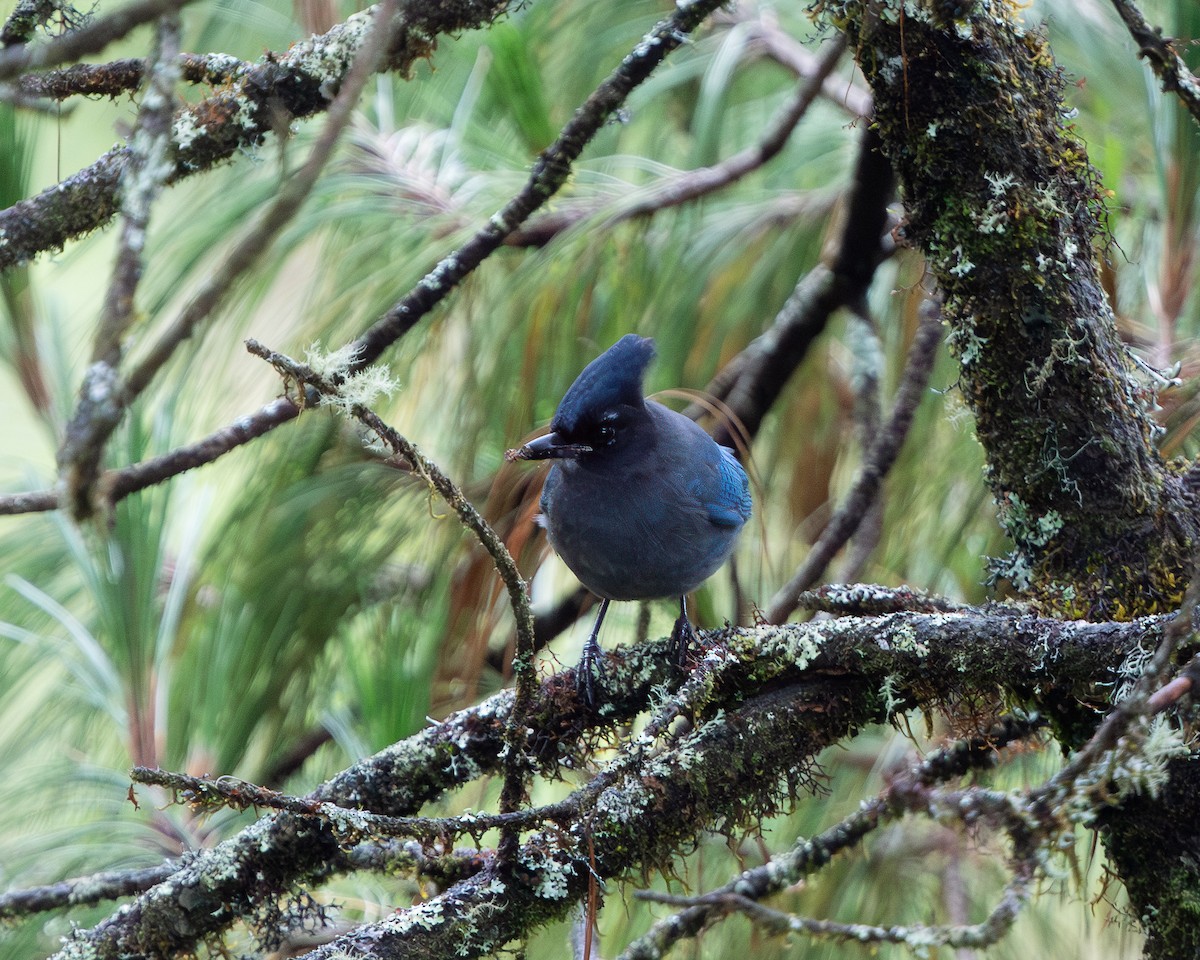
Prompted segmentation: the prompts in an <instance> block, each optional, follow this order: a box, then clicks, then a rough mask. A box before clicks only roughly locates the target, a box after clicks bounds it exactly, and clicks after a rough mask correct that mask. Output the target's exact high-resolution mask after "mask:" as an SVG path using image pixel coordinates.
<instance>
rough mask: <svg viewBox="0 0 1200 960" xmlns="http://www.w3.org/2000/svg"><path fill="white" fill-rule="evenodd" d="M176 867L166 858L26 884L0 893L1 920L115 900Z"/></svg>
mask: <svg viewBox="0 0 1200 960" xmlns="http://www.w3.org/2000/svg"><path fill="white" fill-rule="evenodd" d="M178 869H179V864H178V863H175V862H172V861H167V862H166V863H163V864H161V865H159V866H157V867H143V868H142V869H139V870H105V871H103V872H102V873H94V874H92V875H91V876H88V877H75V878H73V879H71V880H60V881H59V882H58V883H49V884H46V885H45V886H43V887H27V888H26V889H24V890H9V891H8V892H7V893H2V894H0V920H15V919H17V918H18V917H28V916H30V915H31V914H35V913H42V912H44V911H46V910H58V909H61V908H63V907H78V906H84V905H91V904H96V903H103V902H104V901H105V900H116V899H117V898H119V897H128V896H130V895H131V894H135V893H142V892H143V891H145V890H149V889H150V888H151V887H153V886H154V885H155V884H157V883H162V882H163V881H164V880H166V879H167V878H168V877H169V876H171V874H173V873H174V872H175V871H176V870H178Z"/></svg>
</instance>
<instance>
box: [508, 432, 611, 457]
mask: <svg viewBox="0 0 1200 960" xmlns="http://www.w3.org/2000/svg"><path fill="white" fill-rule="evenodd" d="M591 452H592V448H591V447H589V446H588V445H587V444H584V443H567V442H566V441H564V440H563V438H562V437H560V436H559V435H558V434H557V433H547V434H546V435H545V436H542V437H538V438H537V439H536V440H530V441H529V442H528V443H527V444H525V445H524V446H523V447H520V448H518V449H516V450H509V451H507V452H506V453H505V454H504V459H505V460H508V461H509V462H512V461H513V460H563V459H574V458H575V457H578V456H579V455H580V454H582V453H591Z"/></svg>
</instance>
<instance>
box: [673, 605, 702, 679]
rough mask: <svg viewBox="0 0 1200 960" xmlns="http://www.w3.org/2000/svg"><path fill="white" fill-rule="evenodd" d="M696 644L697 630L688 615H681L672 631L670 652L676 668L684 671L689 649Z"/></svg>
mask: <svg viewBox="0 0 1200 960" xmlns="http://www.w3.org/2000/svg"><path fill="white" fill-rule="evenodd" d="M695 642H696V630H695V628H694V627H693V626H692V621H690V620H689V619H688V617H687V614H686V613H680V614H679V617H678V619H676V621H675V628H674V629H673V630H672V631H671V645H670V646H669V647H668V651H669V654H670V657H671V661H672V662H673V663H674V664H675V666H677V667H679V668H680V669H683V667H684V666H685V665H686V663H687V654H688V649H689V648H690V647H691V645H692V644H693V643H695Z"/></svg>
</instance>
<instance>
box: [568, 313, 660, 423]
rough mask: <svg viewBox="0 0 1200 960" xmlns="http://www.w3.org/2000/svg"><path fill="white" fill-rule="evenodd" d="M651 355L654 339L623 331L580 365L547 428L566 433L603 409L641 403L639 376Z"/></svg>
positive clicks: (594, 416) (640, 378) (647, 364)
mask: <svg viewBox="0 0 1200 960" xmlns="http://www.w3.org/2000/svg"><path fill="white" fill-rule="evenodd" d="M653 359H654V341H653V340H651V339H650V338H649V337H639V336H637V335H636V334H633V333H627V334H626V335H625V336H623V337H622V338H621V339H620V340H618V341H617V342H616V343H614V344H613V345H612V346H611V347H609V348H608V349H607V350H605V351H604V353H602V354H600V356H598V357H597V358H596V359H595V360H593V361H592V362H591V363H589V364H588V365H587V366H586V367H584V368H583V372H582V373H580V374H579V376H578V377H576V378H575V382H574V383H573V384H571V388H570V389H569V390H568V391H567V392H566V393H565V394H564V395H563V398H562V401H561V402H560V403H559V405H558V410H557V411H556V412H555V414H554V419H553V420H552V421H551V422H550V429H551V430H554V431H556V432H562V433H564V434H566V435H570V434H571V433H572V432H573V431H574V430H575V429H576V428H577V427H578V426H580V425H581V424H583V423H586V422H588V421H593V422H594V421H598V420H599V419H600V418H601V416H602V415H603V414H604V413H605V411H608V410H613V409H615V408H617V407H620V406H630V407H640V406H642V404H643V402H644V398H643V396H642V379H643V377H644V376H645V374H646V367H648V366H649V365H650V361H651V360H653Z"/></svg>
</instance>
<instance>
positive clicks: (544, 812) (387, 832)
mask: <svg viewBox="0 0 1200 960" xmlns="http://www.w3.org/2000/svg"><path fill="white" fill-rule="evenodd" d="M129 778H130V779H131V780H132V781H133V782H134V783H139V784H143V785H145V786H154V787H163V788H165V789H167V790H170V791H172V792H173V793H175V794H178V798H177V799H178V800H179V801H180V802H182V803H184V804H186V805H187V806H189V807H191V808H192V809H194V810H197V811H202V812H205V813H210V812H212V811H213V810H216V809H219V808H221V807H229V808H231V809H233V810H248V809H251V808H254V809H259V808H261V809H264V810H279V811H282V812H285V813H293V814H296V815H297V816H301V817H311V818H313V819H316V820H320V821H322V822H324V823H327V824H329V826H330V828H331V829H332V830H333V832H334V835H335V836H336V837H337V840H338V843H340V844H342V845H350V844H357V843H359V842H361V841H362V840H364V839H365V838H371V839H376V840H381V839H390V838H413V839H418V840H421V841H423V842H426V843H432V842H437V841H445V840H448V839H450V838H452V837H456V836H464V835H466V836H471V837H474V838H476V839H478V838H479V837H480V836H481V835H482V834H484V833H486V832H487V831H488V830H495V829H508V828H512V827H535V826H540V825H542V824H545V823H565V822H568V821H569V820H571V818H573V817H577V816H578V815H579V812H580V809H581V807H582V799H583V797H584V796H585V794H584V792H583V791H582V790H581V791H576V792H575V793H574V794H572V795H571V796H570V797H567V798H565V799H563V800H560V801H558V802H557V803H553V804H545V805H543V806H540V807H534V808H531V809H529V810H519V811H514V812H510V813H462V814H459V815H458V816H455V817H392V816H385V815H383V814H377V813H371V812H370V811H367V810H361V809H358V808H355V807H347V806H343V805H341V804H337V803H332V802H330V801H327V800H326V801H320V800H314V799H312V798H310V797H297V796H293V795H291V794H286V793H280V792H279V791H278V790H270V789H268V788H266V787H261V786H259V785H258V784H254V783H250V782H248V781H246V780H241V779H239V778H237V777H197V776H192V775H191V774H187V773H179V772H176V771H171V770H159V769H157V768H153V767H134V768H133V769H132V770H131V771H130V774H129Z"/></svg>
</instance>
